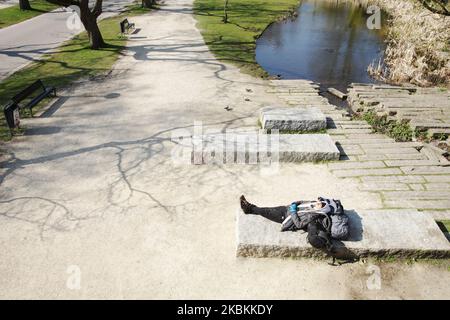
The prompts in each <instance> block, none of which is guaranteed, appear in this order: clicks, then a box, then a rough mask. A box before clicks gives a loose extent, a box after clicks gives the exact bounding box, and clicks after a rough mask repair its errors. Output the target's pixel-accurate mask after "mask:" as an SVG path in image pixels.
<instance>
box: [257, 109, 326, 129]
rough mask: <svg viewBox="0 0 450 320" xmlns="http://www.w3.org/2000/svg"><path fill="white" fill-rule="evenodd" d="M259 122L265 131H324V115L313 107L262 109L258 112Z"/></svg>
mask: <svg viewBox="0 0 450 320" xmlns="http://www.w3.org/2000/svg"><path fill="white" fill-rule="evenodd" d="M259 113H260V114H259V121H260V122H261V126H262V128H263V129H267V130H273V129H278V130H296V131H304V132H308V131H319V130H323V129H326V127H327V121H326V118H325V115H324V114H323V113H322V112H321V111H320V110H319V109H318V108H313V107H290V108H280V107H264V108H262V109H261V110H260V111H259Z"/></svg>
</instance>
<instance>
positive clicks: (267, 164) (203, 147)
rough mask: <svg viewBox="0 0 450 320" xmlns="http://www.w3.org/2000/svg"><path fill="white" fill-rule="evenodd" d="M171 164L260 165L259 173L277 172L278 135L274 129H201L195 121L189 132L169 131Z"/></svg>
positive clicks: (181, 130)
mask: <svg viewBox="0 0 450 320" xmlns="http://www.w3.org/2000/svg"><path fill="white" fill-rule="evenodd" d="M171 140H172V142H173V143H174V144H175V146H174V148H173V149H172V155H171V157H172V161H173V163H174V164H178V165H180V164H197V165H198V164H246V165H256V164H258V165H260V170H261V173H263V174H272V173H276V172H278V169H279V157H280V149H279V146H280V136H279V132H278V130H272V132H271V133H270V134H268V133H267V132H266V131H264V130H253V131H242V130H239V129H227V130H226V131H225V132H218V131H217V130H213V129H205V128H204V127H203V124H202V122H201V121H195V122H194V127H193V132H192V131H190V130H187V129H179V130H175V131H173V132H172V137H171Z"/></svg>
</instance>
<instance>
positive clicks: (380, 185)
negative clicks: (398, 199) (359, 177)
mask: <svg viewBox="0 0 450 320" xmlns="http://www.w3.org/2000/svg"><path fill="white" fill-rule="evenodd" d="M359 190H361V191H382V190H385V191H387V190H391V191H401V190H410V189H409V187H408V185H407V184H406V183H399V182H365V183H362V184H361V185H360V186H359Z"/></svg>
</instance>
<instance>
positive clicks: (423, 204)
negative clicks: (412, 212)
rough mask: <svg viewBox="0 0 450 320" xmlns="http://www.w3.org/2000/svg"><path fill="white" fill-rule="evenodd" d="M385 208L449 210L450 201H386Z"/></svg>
mask: <svg viewBox="0 0 450 320" xmlns="http://www.w3.org/2000/svg"><path fill="white" fill-rule="evenodd" d="M384 204H385V206H387V207H391V208H415V209H419V210H420V209H448V208H450V200H411V199H397V200H386V201H384Z"/></svg>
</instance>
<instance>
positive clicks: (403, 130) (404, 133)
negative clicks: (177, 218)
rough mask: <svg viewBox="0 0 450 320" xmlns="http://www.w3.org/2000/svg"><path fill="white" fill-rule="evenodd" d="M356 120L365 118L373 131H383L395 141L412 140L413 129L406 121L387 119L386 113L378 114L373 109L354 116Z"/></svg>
mask: <svg viewBox="0 0 450 320" xmlns="http://www.w3.org/2000/svg"><path fill="white" fill-rule="evenodd" d="M354 118H355V119H357V120H360V119H362V120H365V121H366V122H367V123H368V124H370V125H371V126H372V129H373V131H375V132H379V133H384V134H386V135H388V136H389V137H391V138H394V139H395V141H401V142H406V141H412V138H413V136H414V131H413V130H412V129H411V126H410V125H409V123H408V122H406V121H392V120H388V119H387V116H386V115H382V116H379V115H377V114H376V112H375V111H367V112H365V113H362V114H358V115H356V116H354Z"/></svg>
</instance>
